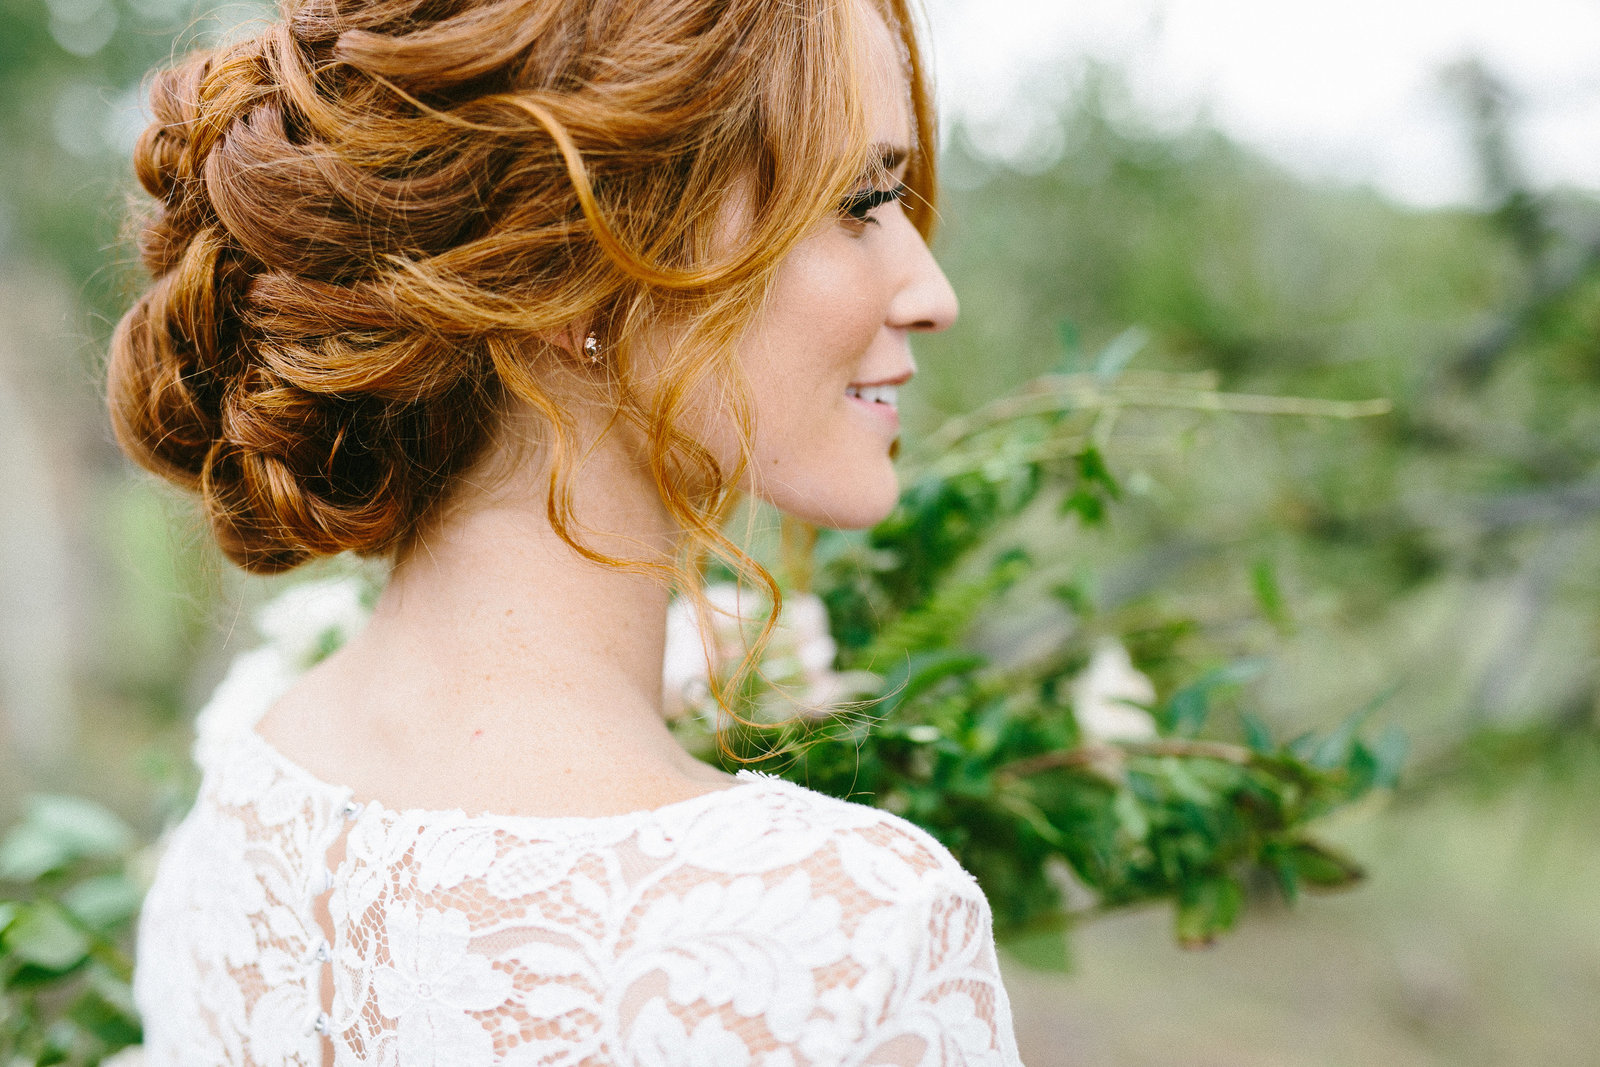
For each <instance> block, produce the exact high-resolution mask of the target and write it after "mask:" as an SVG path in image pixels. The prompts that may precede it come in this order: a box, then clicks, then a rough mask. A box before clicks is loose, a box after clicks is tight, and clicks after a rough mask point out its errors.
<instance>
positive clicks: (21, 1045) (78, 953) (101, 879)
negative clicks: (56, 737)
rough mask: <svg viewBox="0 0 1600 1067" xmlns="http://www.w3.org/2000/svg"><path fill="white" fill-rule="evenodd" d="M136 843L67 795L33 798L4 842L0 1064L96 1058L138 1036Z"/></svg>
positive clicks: (122, 828) (109, 818) (100, 812)
mask: <svg viewBox="0 0 1600 1067" xmlns="http://www.w3.org/2000/svg"><path fill="white" fill-rule="evenodd" d="M134 842H135V838H134V835H133V833H132V831H131V830H130V829H129V828H128V827H127V826H126V825H125V824H124V823H123V822H122V821H121V820H120V819H118V818H117V817H116V816H115V815H113V814H111V813H110V812H108V811H106V810H105V809H103V808H101V807H99V806H97V805H94V804H91V803H89V802H88V801H85V800H82V799H79V798H76V797H60V796H36V797H34V798H32V800H31V801H30V802H29V805H28V811H27V814H26V816H25V817H24V819H23V820H22V821H21V822H20V823H18V824H17V825H16V826H14V827H12V828H11V830H10V831H9V832H8V833H7V834H6V836H5V837H4V839H3V840H0V1062H4V1063H6V1064H8V1065H12V1064H18V1065H20V1064H37V1065H39V1067H44V1065H47V1064H69V1065H74V1067H75V1065H80V1064H81V1065H90V1064H96V1063H99V1062H100V1061H101V1060H102V1059H103V1058H105V1057H106V1056H108V1055H109V1054H111V1053H112V1052H115V1051H117V1050H118V1049H120V1048H124V1047H126V1046H128V1045H132V1044H137V1043H138V1042H139V1040H140V1029H139V1022H138V1018H137V1017H136V1015H135V1014H134V1009H133V1001H132V996H131V993H130V990H129V980H130V978H131V974H132V964H131V960H130V957H129V948H130V945H129V942H130V939H131V936H132V931H131V926H132V919H133V917H134V915H135V914H136V913H137V912H138V910H139V901H140V897H141V891H140V889H139V887H138V885H137V884H136V882H135V881H134V880H133V878H132V877H131V876H130V874H129V870H128V865H129V861H130V859H131V858H132V856H133V847H134Z"/></svg>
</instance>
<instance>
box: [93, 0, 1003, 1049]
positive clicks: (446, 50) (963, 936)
mask: <svg viewBox="0 0 1600 1067" xmlns="http://www.w3.org/2000/svg"><path fill="white" fill-rule="evenodd" d="M152 105H153V110H154V113H155V117H156V122H155V123H154V125H152V127H151V129H150V130H149V131H147V133H146V134H145V137H144V139H143V140H142V141H141V143H140V146H139V150H138V152H137V166H138V168H139V173H140V177H141V180H142V181H143V183H144V185H145V187H146V188H147V189H148V190H149V191H150V193H151V194H152V195H153V196H154V197H156V199H157V201H158V210H157V212H156V213H155V214H154V215H153V216H152V218H151V219H150V220H149V221H148V222H147V224H146V225H145V228H144V230H143V233H142V242H141V250H142V253H143V255H144V258H145V261H146V263H147V264H148V266H149V267H150V269H151V271H152V274H153V275H154V278H155V280H154V283H153V285H152V286H151V288H150V290H149V291H148V292H147V293H146V294H145V295H144V296H143V297H142V298H141V300H140V301H139V303H138V304H137V305H136V306H135V307H134V308H133V310H131V311H130V312H129V313H128V315H127V317H126V318H125V319H124V320H123V322H122V324H121V326H120V328H119V330H118V333H117V337H116V339H115V342H114V348H113V359H112V365H111V374H110V394H111V410H112V415H113V420H114V423H115V425H116V428H117V431H118V435H119V438H120V440H121V441H122V442H123V444H124V446H125V447H126V448H127V449H128V450H129V451H130V453H131V454H132V455H134V457H135V458H137V459H138V460H139V461H140V462H142V463H144V464H145V465H146V466H149V467H150V468H152V469H154V470H156V471H157V472H159V473H161V474H163V475H164V476H166V477H168V478H171V479H173V480H175V481H177V482H179V483H181V484H183V485H186V486H188V487H190V488H193V489H195V490H197V491H198V493H199V494H200V497H201V499H202V501H203V503H204V506H205V507H206V510H207V514H208V517H209V519H210V521H211V524H212V527H213V529H214V530H215V532H216V534H217V536H218V539H219V541H220V543H221V545H222V547H223V548H224V550H225V551H226V552H227V553H228V554H229V555H230V557H231V558H233V559H234V560H235V561H236V562H238V563H239V564H241V565H242V566H244V567H246V568H248V569H251V570H255V571H263V572H271V571H278V570H282V569H285V568H288V567H292V566H295V565H296V564H298V563H300V562H302V561H305V560H307V559H310V558H313V557H317V556H322V555H328V554H333V553H338V552H343V551H354V552H358V553H363V554H368V555H378V556H383V557H386V558H388V559H390V560H391V561H392V573H391V577H390V580H389V582H388V584H387V587H386V589H385V591H384V593H383V596H382V599H381V601H380V602H379V604H378V606H377V608H376V610H375V612H374V616H373V619H372V622H371V624H370V625H369V626H368V628H367V629H366V630H365V631H363V632H362V633H361V634H360V635H359V636H358V637H356V638H355V639H354V640H352V641H351V642H350V643H349V644H348V645H347V646H346V647H344V648H343V649H342V650H341V651H340V652H338V653H337V654H335V655H334V656H332V657H330V658H329V659H327V660H326V661H324V662H323V663H322V664H321V665H319V666H318V667H317V668H315V669H314V670H312V671H311V672H310V673H309V674H307V675H306V676H305V677H303V678H301V679H299V680H298V681H290V680H289V679H278V678H275V677H273V678H265V679H257V681H256V682H255V683H253V684H245V685H242V686H241V685H238V684H236V685H234V686H231V687H227V688H226V691H225V692H224V693H223V694H222V695H221V696H219V698H218V700H217V701H215V702H214V704H213V707H212V708H211V709H208V713H207V715H205V716H204V720H205V721H204V722H203V723H202V727H201V743H200V745H199V747H198V749H197V752H198V755H199V758H200V762H201V765H202V768H203V770H204V772H205V781H204V784H203V786H202V790H201V796H200V798H199V800H198V802H197V804H196V807H195V810H194V811H193V812H192V813H191V814H190V816H189V817H188V818H187V819H186V820H185V822H184V823H183V824H182V825H181V826H180V827H179V828H178V830H177V831H176V832H175V834H174V835H173V839H172V843H171V845H170V847H169V849H168V851H167V853H166V855H165V857H164V859H163V862H162V865H161V869H160V871H159V873H158V876H157V879H156V882H155V885H154V886H153V888H152V890H151V893H150V896H149V899H148V901H147V903H146V908H145V914H144V916H143V919H142V921H141V931H140V968H139V974H138V978H137V981H136V992H137V996H138V999H139V1003H140V1007H141V1010H142V1011H143V1013H144V1015H145V1019H146V1025H147V1056H148V1058H149V1059H148V1062H154V1063H167V1062H173V1063H179V1062H181V1063H206V1064H212V1063H221V1062H226V1063H251V1064H263V1063H272V1064H277V1063H311V1062H334V1063H355V1062H368V1061H371V1062H380V1063H396V1064H403V1065H406V1067H411V1065H416V1064H433V1063H439V1064H443V1063H461V1064H488V1063H517V1064H534V1063H539V1064H544V1063H572V1064H578V1063H586V1064H601V1063H641V1064H642V1063H662V1064H666V1063H706V1064H713V1063H714V1064H722V1063H728V1064H735V1063H740V1064H743V1063H751V1064H765V1065H777V1064H795V1065H805V1064H812V1065H820V1064H842V1063H863V1064H867V1063H872V1064H924V1063H985V1064H987V1063H995V1064H1000V1063H1015V1062H1016V1052H1015V1046H1014V1041H1013V1038H1012V1034H1011V1020H1010V1012H1009V1007H1008V1003H1007V1000H1006V996H1005V991H1004V989H1003V987H1002V986H1001V984H1000V980H999V976H998V972H997V968H996V963H995V956H994V949H993V943H992V933H991V920H990V914H989V910H988V906H987V903H986V902H985V900H984V898H983V895H982V893H981V891H980V890H979V889H978V887H977V885H976V883H975V882H973V880H972V879H971V878H970V876H968V875H967V874H966V873H965V872H964V871H962V870H961V868H960V867H959V865H957V864H956V862H955V861H954V859H953V858H952V857H951V856H950V854H949V853H948V852H947V851H946V850H945V849H943V848H942V847H941V846H940V845H938V844H937V843H936V842H935V841H934V840H933V839H931V838H930V837H928V836H927V835H926V834H924V833H922V832H921V831H920V830H918V829H916V828H915V827H913V826H911V825H910V824H908V823H905V822H903V821H902V820H899V819H897V818H895V817H893V816H890V815H887V814H885V813H883V812H879V811H875V810H873V809H870V808H866V807H863V806H859V805H854V804H848V803H845V802H842V801H838V800H834V799H831V798H827V797H824V796H821V795H819V794H816V793H813V792H811V791H809V790H806V789H803V788H801V787H799V786H795V785H791V784H788V783H784V782H781V781H779V780H776V779H772V778H768V777H765V776H760V775H755V774H752V773H750V772H742V773H741V774H739V775H738V776H733V777H730V776H727V775H724V774H722V773H721V772H719V771H717V770H715V769H713V768H710V767H708V766H705V765H704V764H701V763H700V762H698V761H696V760H695V759H693V758H692V757H690V756H689V755H687V754H686V753H685V752H684V751H683V750H682V749H681V748H680V747H679V746H678V745H677V744H676V742H675V741H674V740H673V738H672V736H671V734H670V733H669V732H668V731H667V729H666V727H665V725H664V723H663V720H662V715H661V705H662V693H661V665H662V651H663V642H664V635H665V620H666V608H667V600H668V594H669V588H670V586H671V585H672V584H673V582H674V581H677V583H678V584H679V585H680V586H683V587H685V588H688V589H689V590H690V591H691V593H692V590H693V586H692V585H691V584H690V583H689V582H688V581H687V580H686V579H687V578H688V577H689V576H690V575H692V574H693V568H694V566H695V564H696V561H698V560H700V559H703V558H704V556H705V555H706V554H707V553H708V552H709V553H716V554H719V555H721V556H722V557H723V558H724V559H726V560H728V561H730V562H731V563H732V565H734V566H735V567H737V568H739V569H740V570H741V571H742V572H743V573H745V574H746V575H747V576H749V577H750V578H751V579H752V580H754V581H756V582H759V583H763V584H767V585H769V587H770V582H771V579H770V578H769V577H768V576H767V575H766V574H765V572H764V571H762V570H760V568H759V567H758V566H756V565H755V564H754V563H753V562H752V561H750V560H749V559H748V558H747V557H746V556H744V555H743V553H741V552H740V551H739V550H738V549H737V547H735V546H734V545H732V544H731V543H729V542H728V541H727V540H726V539H725V538H724V537H723V536H722V534H721V533H720V532H719V530H718V526H719V523H720V521H721V519H722V518H723V517H724V515H725V513H726V510H727V506H728V502H729V500H730V499H731V498H732V497H733V495H734V494H736V493H738V492H746V493H749V494H752V495H754V496H756V497H758V498H760V499H762V500H765V501H767V502H770V503H771V504H773V505H776V506H777V507H779V508H781V509H783V510H784V511H786V512H787V513H789V514H791V515H794V516H798V517H800V518H802V519H805V520H809V521H812V522H818V523H826V524H831V525H835V526H841V527H858V526H865V525H870V524H872V523H874V522H876V521H877V520H878V519H880V518H882V517H883V516H884V515H885V514H886V513H887V512H888V510H889V509H890V507H891V506H892V505H893V503H894V500H895V495H896V485H895V476H894V471H893V467H892V465H891V457H892V455H893V451H894V448H895V440H896V433H897V418H896V414H895V404H894V400H895V390H896V389H897V388H898V386H900V385H902V384H904V383H905V382H906V381H907V380H908V379H909V378H910V377H911V374H912V371H913V365H912V362H911V356H910V351H909V348H908V344H907V340H908V337H909V335H910V334H912V333H914V332H918V331H926V330H937V329H941V328H943V327H945V326H947V325H948V324H949V323H950V322H951V321H952V320H953V319H954V317H955V313H956V306H955V298H954V296H953V294H952V293H951V291H950V288H949V285H948V283H947V282H946V280H945V278H944V276H943V275H942V273H941V272H940V271H939V269H938V267H937V266H936V265H935V263H934V262H933V260H932V258H931V257H930V255H929V253H928V249H927V245H926V243H925V237H926V235H927V233H928V231H929V229H930V227H931V223H932V194H933V170H932V160H931V158H930V152H931V151H932V148H933V144H934V141H933V131H932V123H931V113H930V106H929V98H928V92H927V89H926V87H925V85H924V82H923V76H922V69H921V65H920V60H919V53H918V49H917V41H916V39H915V36H914V33H913V30H912V27H911V21H910V17H909V13H908V11H907V10H906V6H905V2H904V0H792V2H786V3H782V4H777V3H773V2H771V0H721V2H711V0H596V2H593V3H582V4H580V3H574V2H571V0H566V2H560V0H474V2H465V0H433V2H422V0H304V2H301V0H289V2H288V3H287V6H286V10H285V12H284V17H283V19H282V21H281V22H279V23H276V24H273V25H271V26H269V27H267V28H266V29H265V30H263V31H262V32H261V33H260V34H259V35H258V36H256V37H254V38H251V39H249V40H246V41H244V42H242V43H240V44H237V45H233V46H228V47H223V48H221V49H219V50H217V51H216V52H214V53H212V54H209V55H204V56H198V57H192V58H190V59H188V60H186V61H184V62H183V63H181V64H180V65H178V66H177V67H176V68H174V69H173V70H171V71H167V72H165V73H163V74H161V75H160V76H159V77H158V78H157V80H156V81H155V83H154V86H153V89H152ZM773 592H775V589H774V590H773Z"/></svg>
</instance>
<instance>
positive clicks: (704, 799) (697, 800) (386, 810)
mask: <svg viewBox="0 0 1600 1067" xmlns="http://www.w3.org/2000/svg"><path fill="white" fill-rule="evenodd" d="M243 737H244V739H245V740H246V741H247V742H248V743H249V744H251V745H254V746H255V747H256V748H258V749H260V750H261V751H262V752H263V753H264V754H266V755H267V756H268V757H269V758H270V759H271V760H272V762H273V763H275V764H276V765H277V766H278V768H279V769H280V770H282V771H284V772H285V773H286V774H288V775H289V776H291V777H293V778H297V779H300V780H301V781H302V782H304V783H305V784H306V785H307V786H308V787H310V788H312V789H314V790H318V791H321V792H326V793H332V794H334V795H335V796H338V797H339V798H340V799H341V802H342V803H343V804H344V805H345V807H346V808H347V809H349V808H351V807H353V808H354V809H355V811H353V812H349V813H348V814H349V815H350V817H351V818H356V817H359V816H362V815H367V814H368V813H382V814H384V815H387V816H389V817H390V818H392V819H394V820H397V821H403V822H409V821H416V822H422V823H427V822H438V821H445V820H448V821H453V822H476V823H490V824H494V825H496V826H505V827H540V828H548V829H558V828H559V829H564V830H568V831H571V830H581V829H585V828H593V829H596V830H598V829H604V828H607V827H614V826H618V825H621V824H623V823H639V822H645V821H649V820H652V819H662V820H665V819H671V818H674V817H678V816H681V815H685V814H689V813H692V812H693V811H695V810H697V809H699V808H701V807H703V806H706V805H709V804H713V803H716V802H717V799H718V798H719V797H721V796H722V795H723V794H726V793H740V794H742V793H744V792H747V791H750V790H752V789H756V788H771V787H774V786H778V787H781V786H790V785H792V784H793V783H791V782H789V781H787V780H785V779H783V778H779V777H777V776H776V775H773V774H769V773H766V772H764V771H755V770H750V769H749V768H743V769H741V770H739V771H737V772H736V773H735V774H734V781H733V784H731V785H726V786H722V787H721V788H719V789H710V790H707V791H706V792H704V793H697V794H695V795H694V796H690V797H684V798H683V799H682V800H674V801H671V802H669V803H667V804H662V805H660V806H658V807H654V808H640V809H638V810H636V811H621V812H613V813H611V814H609V815H515V814H509V813H505V812H493V811H486V812H472V813H469V812H467V811H466V810H465V809H464V808H421V807H403V808H391V807H389V806H388V805H387V804H385V803H384V802H383V801H381V800H378V799H375V798H371V797H360V798H358V797H357V796H356V795H355V790H354V789H352V788H350V787H349V786H342V785H335V784H334V783H332V782H329V781H327V780H325V779H323V778H321V777H320V776H318V775H316V774H314V773H312V772H311V771H310V770H308V769H307V768H306V767H304V766H302V765H301V764H299V763H297V762H296V761H295V760H292V759H290V758H289V757H288V756H287V755H285V754H284V753H283V752H282V751H281V750H280V749H279V748H278V747H277V746H276V745H274V744H273V743H272V742H270V741H268V740H267V739H266V738H265V737H263V736H262V735H261V734H260V733H259V732H258V731H257V730H256V728H255V724H254V723H251V724H250V725H249V726H248V727H246V728H245V730H244V731H243Z"/></svg>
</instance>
